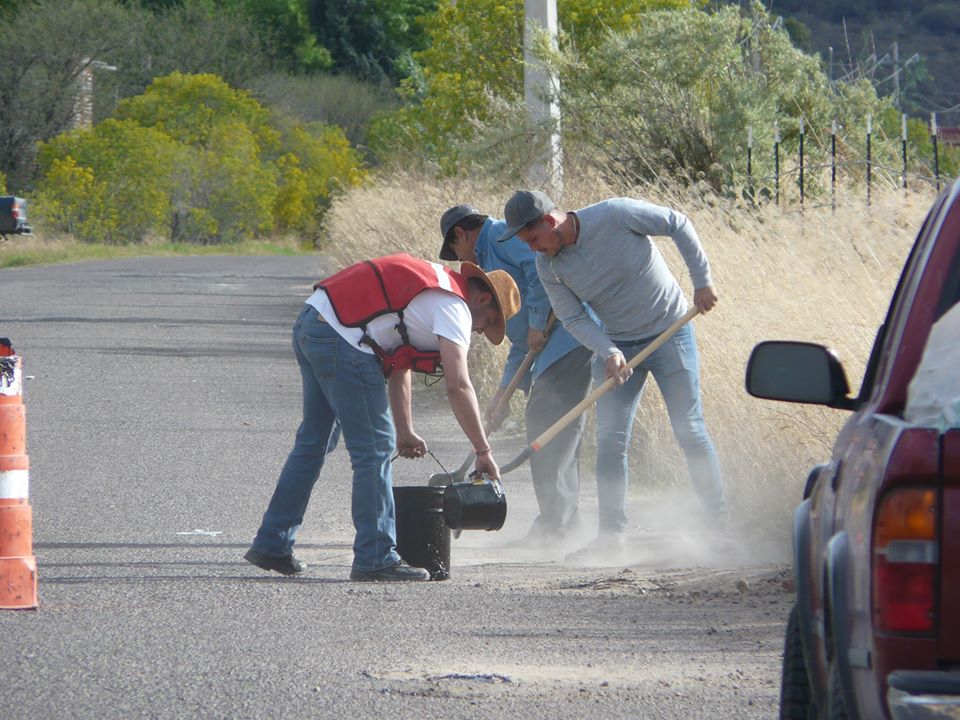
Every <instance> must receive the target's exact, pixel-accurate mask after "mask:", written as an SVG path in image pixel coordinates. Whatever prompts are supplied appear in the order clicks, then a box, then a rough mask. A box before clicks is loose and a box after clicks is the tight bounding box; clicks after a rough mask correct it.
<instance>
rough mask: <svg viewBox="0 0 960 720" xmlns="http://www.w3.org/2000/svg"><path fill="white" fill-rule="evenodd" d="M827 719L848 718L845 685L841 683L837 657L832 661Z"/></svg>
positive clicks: (846, 719)
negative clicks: (844, 696) (844, 693)
mask: <svg viewBox="0 0 960 720" xmlns="http://www.w3.org/2000/svg"><path fill="white" fill-rule="evenodd" d="M827 711H828V712H827V720H848V718H849V717H850V716H849V715H848V714H847V704H846V702H845V701H844V699H843V685H842V684H841V683H840V668H839V667H837V659H836V658H834V659H833V660H831V661H830V677H829V679H828V683H827Z"/></svg>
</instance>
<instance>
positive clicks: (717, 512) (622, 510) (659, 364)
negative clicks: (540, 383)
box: [597, 325, 727, 534]
mask: <svg viewBox="0 0 960 720" xmlns="http://www.w3.org/2000/svg"><path fill="white" fill-rule="evenodd" d="M652 340H653V338H649V339H646V340H638V341H635V342H617V343H616V345H617V347H618V348H620V350H621V351H623V354H624V357H626V359H627V360H630V359H631V358H632V357H634V356H635V355H636V354H637V353H638V352H640V351H641V350H643V349H644V348H645V347H646V346H647V345H648V344H650V342H651V341H652ZM598 365H599V362H598ZM600 367H602V366H600ZM648 374H652V375H653V378H654V380H656V381H657V386H658V387H659V388H660V392H661V394H662V395H663V399H664V403H665V404H666V406H667V412H668V414H669V415H670V424H671V426H672V427H673V434H674V436H675V437H676V438H677V442H679V444H680V447H681V449H682V450H683V453H684V455H685V457H686V460H687V468H688V470H689V472H690V478H691V480H692V481H693V487H694V489H695V491H696V493H697V497H698V498H699V500H700V503H701V505H702V507H703V511H704V517H705V519H706V521H707V523H708V524H711V525H713V526H714V528H716V529H725V528H726V523H727V508H726V502H725V500H724V490H723V477H722V475H721V473H720V463H719V462H718V461H717V453H716V450H715V449H714V447H713V441H712V440H711V439H710V435H709V433H708V432H707V427H706V424H705V423H704V420H703V408H702V405H701V402H700V360H699V355H698V353H697V341H696V336H695V334H694V329H693V326H691V325H686V326H684V327H683V328H681V329H680V330H679V331H678V332H677V333H676V334H675V335H674V336H673V337H671V338H670V339H669V340H668V341H667V342H665V343H664V344H663V345H662V346H661V347H659V348H657V349H656V350H655V351H654V352H653V353H651V355H650V357H648V358H647V359H646V360H644V361H643V362H642V363H640V364H639V365H638V366H637V367H635V368H634V370H633V375H631V376H630V379H629V380H627V382H626V383H624V384H623V385H621V386H620V387H618V388H615V389H614V390H611V391H610V392H608V393H607V394H606V395H604V396H603V397H602V398H600V400H599V401H598V403H597V498H598V502H599V505H600V532H601V533H616V534H621V533H623V532H624V530H625V529H626V526H627V513H626V507H627V487H628V474H627V455H628V451H629V448H630V437H631V434H632V430H633V419H634V416H635V415H636V412H637V407H638V405H639V404H640V398H641V397H642V395H643V386H644V383H645V382H646V380H647V375H648Z"/></svg>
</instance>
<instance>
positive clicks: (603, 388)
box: [530, 307, 700, 452]
mask: <svg viewBox="0 0 960 720" xmlns="http://www.w3.org/2000/svg"><path fill="white" fill-rule="evenodd" d="M699 312H700V311H699V310H697V308H696V307H691V308H690V309H689V310H688V311H687V314H686V315H684V316H683V317H682V318H680V319H679V320H677V321H676V322H675V323H673V325H671V326H670V327H668V328H667V329H666V330H664V331H663V332H662V333H660V334H659V335H658V336H657V337H656V339H655V340H654V341H653V342H651V343H650V344H649V345H647V346H646V347H645V348H644V349H643V350H641V351H640V352H638V353H637V354H636V355H634V356H633V358H632V359H631V360H630V361H629V362H628V363H627V367H628V368H630V369H631V370H632V369H633V368H635V367H636V366H637V365H639V364H640V363H642V362H643V361H644V360H646V359H647V358H648V357H650V355H651V354H652V353H653V352H654V351H655V350H656V349H657V348H659V347H660V346H661V345H663V344H664V343H665V342H666V341H667V340H669V339H670V338H671V337H673V335H674V334H675V333H676V332H677V331H678V330H679V329H680V328H682V327H683V326H684V325H686V324H687V323H688V322H690V321H691V320H692V319H693V318H694V317H696V316H697V315H698V314H699ZM615 384H616V380H615V379H614V378H607V379H606V380H605V381H604V383H603V384H602V385H600V386H599V387H597V388H596V389H595V390H594V391H593V392H591V393H590V394H589V395H587V396H586V397H585V398H584V399H583V400H581V401H580V402H579V403H577V404H576V405H575V406H574V407H573V408H571V409H570V410H569V411H568V412H567V414H566V415H564V416H563V417H562V418H560V419H559V420H557V421H556V422H555V423H554V424H553V425H551V426H550V427H548V428H547V429H546V430H544V431H543V432H542V433H541V434H540V436H539V437H538V438H537V439H536V440H534V441H533V442H532V443H530V450H531V452H537V451H538V450H539V449H540V448H542V447H543V446H544V445H546V444H547V443H548V442H550V441H551V440H553V439H554V438H555V437H556V436H557V435H559V434H560V431H561V430H563V429H564V428H565V427H566V426H567V425H569V424H570V423H571V422H573V421H574V420H576V419H577V418H578V417H580V415H581V414H582V413H583V412H584V411H585V410H586V409H587V408H588V407H590V406H591V405H593V403H595V402H596V401H597V400H599V399H600V398H601V397H602V396H604V395H606V394H607V393H608V392H610V390H611V389H612V388H613V387H614V385H615Z"/></svg>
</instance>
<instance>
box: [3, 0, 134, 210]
mask: <svg viewBox="0 0 960 720" xmlns="http://www.w3.org/2000/svg"><path fill="white" fill-rule="evenodd" d="M5 11H6V12H5V14H4V22H2V23H0V171H3V172H4V173H6V175H7V178H8V181H9V183H10V185H11V187H12V188H13V189H14V190H15V191H17V192H26V191H27V190H28V189H29V188H30V187H31V185H32V183H33V180H34V176H35V171H36V165H35V162H36V143H37V141H38V140H41V141H42V140H48V139H50V138H52V137H54V136H55V135H57V134H58V133H60V132H63V131H64V130H66V129H68V128H70V127H71V125H72V124H73V122H74V120H75V118H76V116H77V105H76V99H77V93H78V79H79V78H80V76H81V74H82V73H83V72H84V71H85V70H88V69H89V68H90V65H91V62H92V61H93V60H97V59H99V60H110V59H111V58H112V57H113V55H114V53H115V52H116V51H117V50H118V49H119V48H120V47H122V46H123V45H124V44H125V43H126V42H127V38H128V37H130V36H131V35H137V34H138V27H139V25H138V23H139V16H138V15H137V13H136V12H133V11H130V10H127V9H124V8H123V7H121V6H119V5H117V4H116V3H115V2H112V1H111V0H36V1H35V2H29V3H18V4H16V5H15V6H14V7H12V8H5Z"/></svg>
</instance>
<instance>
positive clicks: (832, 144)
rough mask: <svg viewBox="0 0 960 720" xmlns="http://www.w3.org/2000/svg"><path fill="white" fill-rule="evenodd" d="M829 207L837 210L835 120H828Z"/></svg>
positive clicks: (834, 210)
mask: <svg viewBox="0 0 960 720" xmlns="http://www.w3.org/2000/svg"><path fill="white" fill-rule="evenodd" d="M830 209H831V210H832V211H833V212H836V211H837V121H836V120H831V121H830Z"/></svg>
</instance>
